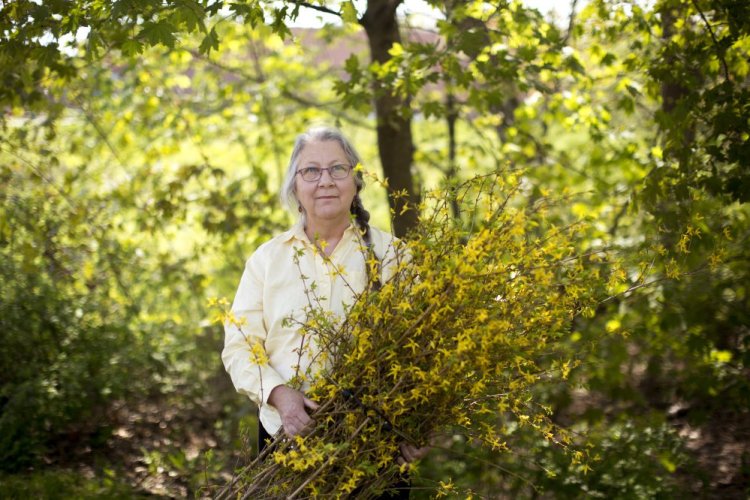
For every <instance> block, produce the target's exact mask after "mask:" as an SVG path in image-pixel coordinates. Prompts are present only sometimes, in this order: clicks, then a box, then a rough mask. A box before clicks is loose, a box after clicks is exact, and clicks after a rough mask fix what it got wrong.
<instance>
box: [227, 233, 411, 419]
mask: <svg viewBox="0 0 750 500" xmlns="http://www.w3.org/2000/svg"><path fill="white" fill-rule="evenodd" d="M370 235H371V241H372V243H373V248H374V251H375V254H376V256H377V257H378V258H379V259H380V260H381V262H382V276H381V279H383V280H387V279H389V278H390V277H391V275H392V274H393V272H394V269H395V264H396V263H397V259H396V255H397V254H396V248H395V247H394V244H395V242H397V241H398V240H395V239H394V238H393V237H392V236H391V235H390V234H388V233H385V232H383V231H380V230H378V229H375V228H371V229H370ZM367 258H368V254H367V251H366V249H365V247H364V244H363V242H362V238H361V235H360V233H359V230H358V229H357V228H356V227H354V226H351V225H350V226H349V227H348V228H347V229H346V230H345V231H344V234H343V236H342V238H341V240H340V241H339V242H338V244H337V245H336V248H334V250H333V252H332V253H331V255H330V257H328V258H325V257H324V256H323V254H322V253H321V252H320V251H319V250H317V248H316V247H315V245H314V244H313V243H312V242H310V239H309V238H308V237H307V235H306V234H305V231H304V228H303V226H302V224H297V225H295V226H294V227H293V228H292V229H290V230H289V231H286V232H285V233H282V234H280V235H278V236H276V237H275V238H273V239H272V240H270V241H268V242H266V243H264V244H263V245H261V246H260V247H259V248H258V249H257V250H256V251H255V253H253V255H252V256H251V257H250V258H249V259H248V260H247V263H246V265H245V271H244V273H243V274H242V279H241V280H240V285H239V288H238V289H237V295H236V296H235V298H234V303H233V304H232V314H233V316H234V318H235V321H234V322H227V323H225V325H224V330H225V338H224V350H223V351H222V354H221V358H222V360H223V361H224V366H225V367H226V370H227V372H228V373H229V375H230V377H231V378H232V382H233V383H234V386H235V388H236V389H237V391H238V392H240V393H242V394H246V395H247V396H249V397H250V399H251V400H252V401H254V402H255V403H256V404H257V405H258V406H259V408H260V420H261V423H262V424H263V427H264V428H265V429H266V430H267V431H268V432H269V433H270V434H274V433H276V431H277V430H278V429H279V428H280V427H281V417H280V416H279V413H278V412H277V411H276V409H275V408H273V407H272V406H271V405H269V404H266V403H268V396H269V395H270V394H271V391H272V390H273V389H274V388H275V387H276V386H278V385H281V384H285V383H287V382H288V381H289V380H291V379H292V378H293V377H294V376H295V374H300V375H301V374H306V373H308V371H309V370H308V369H309V368H310V366H311V364H312V362H313V359H314V358H315V357H316V354H317V352H316V347H315V344H314V341H315V339H305V340H306V341H307V342H311V343H310V344H307V345H306V346H305V348H304V349H300V347H301V345H300V344H301V342H302V336H301V335H300V334H299V333H298V328H299V322H304V321H305V319H306V312H305V307H309V306H310V304H311V301H310V299H311V294H310V290H311V288H312V289H313V290H314V295H315V296H316V297H317V302H316V301H315V300H313V303H312V305H313V306H314V307H321V308H322V309H323V310H327V311H331V312H333V313H334V314H335V315H336V316H339V317H341V318H343V316H344V314H345V312H346V310H347V307H348V306H349V305H351V304H352V303H353V302H354V301H355V300H356V295H357V294H359V293H361V292H362V291H363V290H364V288H365V286H366V284H367V273H366V269H365V260H366V259H367ZM303 277H304V278H303ZM312 283H315V285H314V286H312ZM306 290H307V291H306ZM290 318H292V319H293V321H289V319H290ZM237 323H239V324H240V326H239V327H238V326H237ZM256 343H257V344H259V345H261V346H263V348H264V349H265V352H266V354H267V356H268V363H267V364H264V365H259V364H258V363H256V362H255V359H257V358H256V357H255V356H254V355H253V354H252V353H251V348H252V345H253V344H256ZM300 351H301V353H300ZM297 365H299V368H297ZM308 388H309V381H306V382H305V383H304V384H303V385H302V390H303V391H305V390H306V389H308Z"/></svg>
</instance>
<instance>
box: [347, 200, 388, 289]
mask: <svg viewBox="0 0 750 500" xmlns="http://www.w3.org/2000/svg"><path fill="white" fill-rule="evenodd" d="M351 212H352V215H354V220H355V222H356V223H357V226H359V229H360V230H361V231H362V239H363V240H364V242H365V245H366V246H367V255H368V258H366V259H365V260H366V261H367V260H369V256H372V257H375V260H376V261H377V267H376V273H375V276H371V275H370V272H371V269H370V265H369V264H368V263H367V262H365V271H367V276H368V278H369V279H368V281H369V282H370V286H372V289H373V290H374V291H377V290H380V288H381V286H382V283H381V282H380V259H379V258H378V256H377V254H376V253H375V246H374V245H373V243H372V235H371V234H370V224H369V222H370V212H368V211H367V210H366V209H365V206H364V205H363V204H362V200H361V199H360V197H359V194H357V195H356V196H355V197H354V200H352V208H351Z"/></svg>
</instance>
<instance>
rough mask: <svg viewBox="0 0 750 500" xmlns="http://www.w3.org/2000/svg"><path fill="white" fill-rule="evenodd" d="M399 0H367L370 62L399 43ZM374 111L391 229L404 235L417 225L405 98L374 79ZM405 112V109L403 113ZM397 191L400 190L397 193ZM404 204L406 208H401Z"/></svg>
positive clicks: (383, 60)
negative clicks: (390, 211) (386, 188)
mask: <svg viewBox="0 0 750 500" xmlns="http://www.w3.org/2000/svg"><path fill="white" fill-rule="evenodd" d="M399 3H400V0H368V2H367V10H366V11H365V14H364V15H363V16H362V19H361V20H360V23H361V24H362V26H363V27H364V28H365V32H366V33H367V40H368V43H369V45H370V55H371V58H372V61H373V62H375V61H377V62H379V63H381V64H384V63H386V62H387V61H388V60H390V59H391V55H390V54H389V53H388V51H389V50H390V48H391V47H392V46H393V44H394V43H401V34H400V33H399V26H398V20H397V19H396V7H398V5H399ZM374 97H375V114H376V117H377V134H378V150H379V153H380V162H381V164H382V165H383V174H384V175H385V178H386V179H388V203H389V205H390V208H391V210H392V211H393V232H394V234H395V235H396V236H398V237H404V236H405V235H406V234H407V233H408V231H409V229H411V228H413V227H414V226H416V224H417V220H418V215H419V214H418V213H417V206H418V205H419V196H418V195H417V193H416V191H415V188H414V180H413V178H412V173H411V166H412V160H413V156H414V142H413V139H412V134H411V118H410V116H409V114H408V106H409V102H408V100H405V99H402V98H400V97H399V96H396V95H394V94H393V93H391V91H390V90H389V89H387V88H381V87H380V86H379V85H378V83H377V82H375V89H374ZM404 111H406V112H404ZM399 193H403V196H400V195H399ZM404 203H408V207H409V209H410V210H407V211H404V210H403V208H404Z"/></svg>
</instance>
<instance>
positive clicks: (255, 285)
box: [221, 251, 286, 406]
mask: <svg viewBox="0 0 750 500" xmlns="http://www.w3.org/2000/svg"><path fill="white" fill-rule="evenodd" d="M264 267H265V266H264V263H263V259H262V256H261V255H260V253H259V252H258V251H256V252H255V253H254V254H253V255H252V256H251V257H250V258H249V259H248V260H247V263H246V264H245V270H244V272H243V273H242V278H241V279H240V285H239V287H238V289H237V295H236V296H235V298H234V303H233V304H232V309H231V312H232V317H231V318H230V319H228V320H227V321H226V322H225V323H224V333H225V336H224V349H223V350H222V352H221V359H222V361H223V362H224V367H225V368H226V370H227V373H229V376H230V377H231V379H232V383H233V384H234V387H235V389H237V392H239V393H241V394H245V395H247V396H248V397H249V398H250V399H251V400H252V401H253V402H254V403H255V404H257V405H259V406H260V405H261V404H265V403H267V402H268V396H269V395H270V394H271V391H272V390H273V389H274V388H275V387H277V386H279V385H282V384H284V383H286V381H285V380H284V378H283V377H282V376H281V375H280V374H279V373H278V372H277V371H276V370H275V369H274V368H273V367H271V366H270V365H269V364H268V356H267V354H266V352H265V341H266V336H267V333H268V332H267V330H266V325H265V323H264V321H263V286H264V275H265V272H264ZM254 346H258V347H255V349H256V353H253V347H254ZM258 349H262V350H261V351H260V354H261V357H260V358H259V357H258ZM263 358H265V359H263ZM259 361H260V362H259Z"/></svg>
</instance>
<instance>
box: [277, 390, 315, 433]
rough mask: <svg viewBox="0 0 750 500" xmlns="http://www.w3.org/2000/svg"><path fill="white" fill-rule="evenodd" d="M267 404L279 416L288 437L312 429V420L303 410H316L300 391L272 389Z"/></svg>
mask: <svg viewBox="0 0 750 500" xmlns="http://www.w3.org/2000/svg"><path fill="white" fill-rule="evenodd" d="M268 403H269V404H270V405H271V406H273V407H274V408H276V410H277V411H278V412H279V415H281V425H282V427H283V428H284V432H285V433H286V435H287V436H289V437H291V436H295V435H297V434H304V433H305V432H306V431H308V430H309V428H310V427H312V424H313V419H312V418H310V415H308V414H307V410H306V409H305V408H309V409H311V410H317V409H318V404H317V403H316V402H315V401H312V400H310V399H307V398H306V397H305V395H304V394H302V393H301V392H300V391H298V390H295V389H292V388H291V387H287V386H285V385H278V386H276V387H274V388H273V390H272V391H271V394H270V395H269V396H268Z"/></svg>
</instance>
